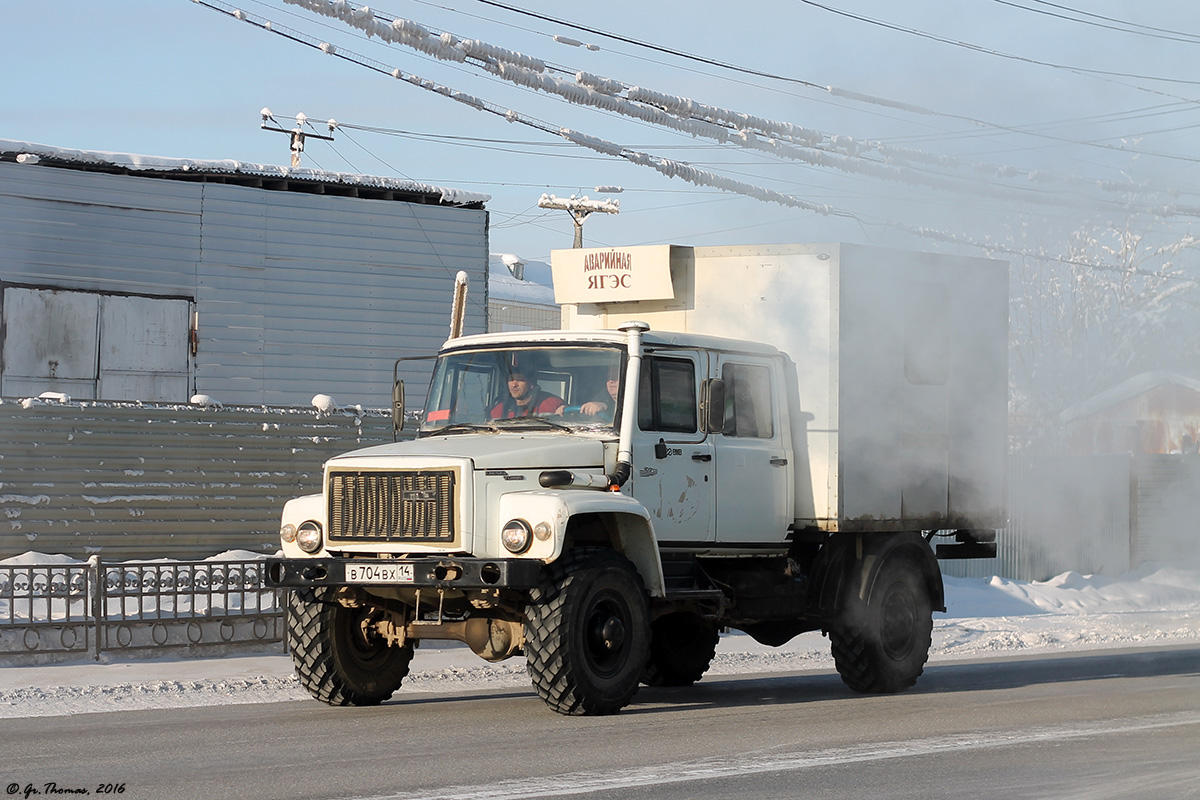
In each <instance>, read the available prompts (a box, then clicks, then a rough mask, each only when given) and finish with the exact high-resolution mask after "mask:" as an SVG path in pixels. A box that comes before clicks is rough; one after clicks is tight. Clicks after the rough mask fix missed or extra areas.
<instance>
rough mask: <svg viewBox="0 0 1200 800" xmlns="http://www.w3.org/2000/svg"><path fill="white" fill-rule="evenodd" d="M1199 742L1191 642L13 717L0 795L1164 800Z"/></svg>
mask: <svg viewBox="0 0 1200 800" xmlns="http://www.w3.org/2000/svg"><path fill="white" fill-rule="evenodd" d="M1198 754H1200V648H1197V647H1194V646H1192V647H1186V648H1169V649H1139V650H1130V651H1120V652H1114V651H1108V652H1104V653H1097V654H1090V655H1088V654H1085V655H1073V656H1069V657H1042V658H1023V659H1001V660H988V661H977V662H969V663H955V664H948V665H937V666H932V667H929V668H927V669H926V672H925V675H924V676H923V677H922V679H921V681H920V682H919V683H918V685H917V688H916V689H914V690H912V691H909V692H906V693H904V694H900V695H888V696H865V695H857V694H854V693H852V692H850V691H849V690H847V689H846V688H845V687H844V686H843V685H842V683H841V681H840V680H839V679H838V678H837V676H836V675H834V674H830V673H824V672H807V673H788V674H769V675H764V674H756V675H752V676H744V677H720V678H712V679H706V680H705V681H703V682H701V683H700V684H698V685H696V686H695V687H691V688H689V689H653V690H652V689H646V688H643V689H642V691H641V692H640V693H639V694H638V696H637V697H636V698H634V704H633V705H632V706H630V707H629V708H627V709H626V710H625V711H624V712H622V713H621V714H619V715H617V716H614V717H601V718H566V717H560V716H557V715H555V714H553V713H551V712H550V711H548V710H547V709H546V708H545V707H544V706H543V705H542V703H541V701H540V700H538V699H537V697H536V696H535V695H534V694H533V693H532V691H522V690H505V691H499V692H480V693H467V694H457V695H453V696H451V695H445V694H443V695H435V694H420V695H416V694H413V695H403V697H402V699H401V700H400V701H393V702H391V703H388V704H385V705H383V706H380V707H376V708H350V709H335V708H329V707H326V706H324V705H322V704H320V703H317V702H316V701H311V702H308V701H301V702H287V703H278V704H272V705H240V706H210V707H205V708H195V709H174V710H156V711H137V712H132V711H131V712H112V713H99V714H82V715H76V716H70V717H54V718H44V717H43V718H30V719H12V720H5V721H4V722H3V725H2V727H0V793H5V792H7V794H5V795H4V796H22V797H24V796H28V797H33V796H40V797H51V796H63V794H62V793H63V792H64V791H67V790H69V791H72V792H74V791H76V790H81V789H86V790H88V792H89V796H95V795H97V794H109V795H112V796H120V797H122V798H135V797H136V798H143V797H144V798H204V800H208V799H209V798H212V799H213V800H218V799H220V798H236V799H237V800H249V799H250V798H255V799H257V798H335V797H336V798H363V797H372V798H397V799H399V798H461V799H462V800H495V799H496V798H518V797H564V796H573V797H580V798H587V800H610V799H611V798H655V800H658V799H659V798H665V799H667V800H670V799H671V798H680V799H681V800H682V798H688V800H693V799H694V798H703V799H704V800H712V799H716V798H738V799H739V800H744V798H756V799H757V798H856V797H870V798H922V799H923V800H926V799H928V798H939V797H954V798H962V797H986V798H992V797H1000V798H1006V797H1012V798H1033V797H1040V798H1071V799H1072V800H1079V799H1080V798H1109V797H1111V798H1147V799H1149V798H1154V800H1163V798H1194V797H1197V796H1200V755H1198ZM48 784H53V786H49V785H48ZM118 788H120V789H123V792H117V791H116V790H117V789H118ZM27 789H32V790H35V791H36V792H38V794H36V795H35V794H33V793H29V794H27V793H26V790H27ZM104 789H108V790H109V791H107V792H104V791H101V790H104ZM75 796H79V795H75Z"/></svg>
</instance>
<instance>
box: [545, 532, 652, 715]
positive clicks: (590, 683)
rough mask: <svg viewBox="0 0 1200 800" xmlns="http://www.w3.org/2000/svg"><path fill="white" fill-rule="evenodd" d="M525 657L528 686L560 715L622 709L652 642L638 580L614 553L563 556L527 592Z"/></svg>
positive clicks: (599, 551) (597, 551) (591, 551)
mask: <svg viewBox="0 0 1200 800" xmlns="http://www.w3.org/2000/svg"><path fill="white" fill-rule="evenodd" d="M525 617H526V621H525V657H526V661H527V666H528V669H529V675H530V677H531V678H532V679H533V686H534V688H535V689H536V690H537V693H538V695H540V696H541V698H542V700H544V701H545V702H546V705H548V706H550V708H552V709H554V710H555V711H557V712H558V713H560V714H570V715H599V714H615V713H616V712H617V711H620V710H621V709H622V708H624V707H625V706H626V705H628V704H629V701H630V700H631V699H633V695H634V694H635V693H636V692H637V689H638V680H639V678H640V677H641V674H642V668H643V667H644V666H645V664H646V659H647V657H648V652H649V646H650V625H649V611H648V608H647V601H646V592H645V589H644V588H643V586H642V580H641V577H640V576H639V575H638V574H637V571H636V570H635V569H634V568H633V565H632V564H630V563H629V561H628V559H626V558H625V557H624V556H622V555H620V554H619V553H615V552H613V551H611V550H602V549H593V548H582V549H578V550H573V551H571V552H569V553H567V554H565V555H564V556H563V557H562V558H560V559H559V560H558V561H556V562H555V563H553V564H551V565H550V566H549V568H548V570H547V574H546V577H545V579H544V580H543V581H542V584H541V585H540V586H539V587H538V588H537V589H535V590H534V591H533V592H532V593H531V598H530V604H529V605H528V606H527V607H526V613H525Z"/></svg>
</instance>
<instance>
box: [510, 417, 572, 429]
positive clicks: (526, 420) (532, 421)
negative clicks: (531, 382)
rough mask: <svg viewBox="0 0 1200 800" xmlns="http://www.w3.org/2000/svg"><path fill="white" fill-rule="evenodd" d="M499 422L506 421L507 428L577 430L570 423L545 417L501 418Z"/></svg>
mask: <svg viewBox="0 0 1200 800" xmlns="http://www.w3.org/2000/svg"><path fill="white" fill-rule="evenodd" d="M496 421H497V422H502V423H504V427H505V428H524V427H531V428H534V427H538V426H542V427H546V428H551V429H553V430H556V431H568V432H570V431H573V430H575V429H574V428H572V427H571V426H570V425H563V424H562V423H561V422H555V421H553V420H549V419H546V418H545V417H513V418H511V419H500V420H496Z"/></svg>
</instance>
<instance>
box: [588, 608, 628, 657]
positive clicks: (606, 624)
mask: <svg viewBox="0 0 1200 800" xmlns="http://www.w3.org/2000/svg"><path fill="white" fill-rule="evenodd" d="M592 644H593V646H594V647H595V648H596V649H597V650H599V651H604V652H608V653H612V652H615V651H617V650H620V649H621V647H622V645H624V644H625V622H624V620H622V619H621V618H620V617H618V616H616V615H615V614H602V615H600V616H598V617H597V619H596V620H595V624H594V626H593V628H592Z"/></svg>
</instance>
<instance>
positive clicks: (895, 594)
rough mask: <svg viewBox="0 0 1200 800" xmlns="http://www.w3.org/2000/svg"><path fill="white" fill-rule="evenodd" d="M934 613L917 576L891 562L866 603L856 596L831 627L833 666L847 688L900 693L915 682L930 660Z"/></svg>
mask: <svg viewBox="0 0 1200 800" xmlns="http://www.w3.org/2000/svg"><path fill="white" fill-rule="evenodd" d="M932 633H933V607H932V602H931V601H930V599H929V591H928V589H927V588H926V586H925V582H924V580H923V579H922V576H921V573H920V571H919V570H918V569H917V567H916V566H915V565H914V564H913V563H912V562H911V561H909V560H907V559H903V558H896V559H890V560H889V561H887V562H886V563H884V565H883V566H882V567H880V573H879V575H878V577H877V578H876V579H875V585H874V587H873V588H872V591H871V596H870V598H869V599H868V600H867V601H866V602H865V603H863V602H862V601H861V600H859V599H858V594H857V592H855V593H853V597H852V598H851V599H850V600H849V601H848V603H847V605H846V607H844V608H843V609H842V611H841V614H840V617H839V619H838V620H837V621H836V622H835V623H834V624H833V625H832V626H831V627H830V631H829V638H830V641H831V643H832V649H833V660H834V664H835V665H836V667H837V671H838V674H839V675H841V676H842V681H843V682H845V684H846V685H847V686H849V687H850V688H851V689H854V690H855V691H859V692H874V693H885V692H901V691H904V690H905V689H907V688H909V687H910V686H912V685H913V684H914V683H916V682H917V678H919V677H920V676H921V673H922V672H923V671H924V668H925V662H926V661H927V660H928V659H929V646H930V644H931V642H932Z"/></svg>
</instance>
